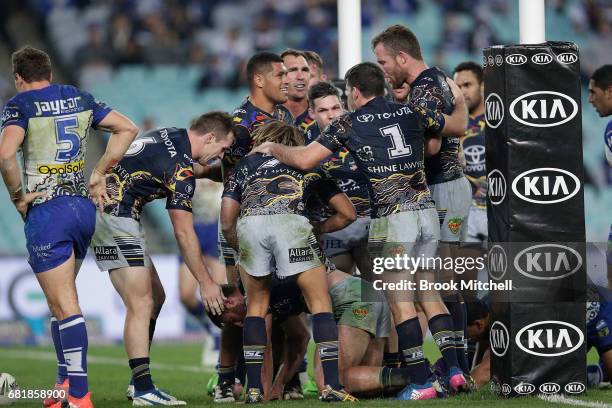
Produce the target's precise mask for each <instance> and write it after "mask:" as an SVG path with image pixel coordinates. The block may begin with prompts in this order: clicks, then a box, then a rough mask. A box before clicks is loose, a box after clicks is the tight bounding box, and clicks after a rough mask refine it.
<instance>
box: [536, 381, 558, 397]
mask: <svg viewBox="0 0 612 408" xmlns="http://www.w3.org/2000/svg"><path fill="white" fill-rule="evenodd" d="M539 389H540V392H541V393H542V394H549V395H550V394H556V393H558V392H559V391H561V386H560V385H559V384H557V383H553V382H548V383H544V384H542V385H540V388H539Z"/></svg>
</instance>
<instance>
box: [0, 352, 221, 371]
mask: <svg viewBox="0 0 612 408" xmlns="http://www.w3.org/2000/svg"><path fill="white" fill-rule="evenodd" d="M0 357H3V358H13V359H27V360H45V361H56V359H57V357H56V356H55V353H54V352H49V351H34V350H13V351H10V350H0ZM87 362H88V363H95V364H105V365H115V366H125V367H128V365H127V358H118V357H103V356H92V355H90V354H88V355H87ZM151 368H152V369H155V370H179V371H187V372H190V373H204V372H210V371H212V369H211V368H209V369H206V368H204V367H198V366H188V365H179V364H164V363H151ZM126 369H128V368H126Z"/></svg>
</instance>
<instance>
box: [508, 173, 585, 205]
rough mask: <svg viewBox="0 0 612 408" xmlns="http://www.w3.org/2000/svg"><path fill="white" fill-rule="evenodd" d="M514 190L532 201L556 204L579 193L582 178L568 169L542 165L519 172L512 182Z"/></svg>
mask: <svg viewBox="0 0 612 408" xmlns="http://www.w3.org/2000/svg"><path fill="white" fill-rule="evenodd" d="M512 191H513V192H514V194H516V195H517V196H518V197H520V198H521V199H522V200H524V201H527V202H530V203H534V204H556V203H560V202H563V201H567V200H569V199H570V198H572V197H574V196H575V195H576V194H578V191H580V180H579V179H578V177H576V175H574V174H572V173H570V172H569V171H567V170H563V169H557V168H555V167H542V168H538V169H531V170H527V171H525V172H523V173H521V174H519V175H518V176H517V177H516V178H515V179H514V181H513V182H512Z"/></svg>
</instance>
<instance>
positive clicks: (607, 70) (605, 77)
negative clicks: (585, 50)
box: [591, 64, 612, 89]
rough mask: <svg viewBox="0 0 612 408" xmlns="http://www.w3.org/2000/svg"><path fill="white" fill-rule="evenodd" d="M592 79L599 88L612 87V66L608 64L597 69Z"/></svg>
mask: <svg viewBox="0 0 612 408" xmlns="http://www.w3.org/2000/svg"><path fill="white" fill-rule="evenodd" d="M591 79H592V80H593V82H594V83H595V86H596V87H598V88H601V89H606V88H608V87H609V86H612V65H610V64H606V65H602V66H601V67H599V68H597V69H596V70H595V72H593V75H591Z"/></svg>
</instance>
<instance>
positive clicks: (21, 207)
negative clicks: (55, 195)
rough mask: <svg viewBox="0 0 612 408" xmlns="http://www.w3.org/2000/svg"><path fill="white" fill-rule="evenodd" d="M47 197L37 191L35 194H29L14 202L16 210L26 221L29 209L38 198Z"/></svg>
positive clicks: (42, 192)
mask: <svg viewBox="0 0 612 408" xmlns="http://www.w3.org/2000/svg"><path fill="white" fill-rule="evenodd" d="M45 195H47V193H45V192H44V191H36V192H34V193H27V194H24V195H22V196H21V198H19V199H17V200H16V201H14V204H15V208H17V211H19V214H20V215H21V218H23V219H24V220H25V217H26V214H27V213H28V208H29V207H30V204H31V203H32V201H34V200H36V199H37V198H38V197H43V196H45Z"/></svg>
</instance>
